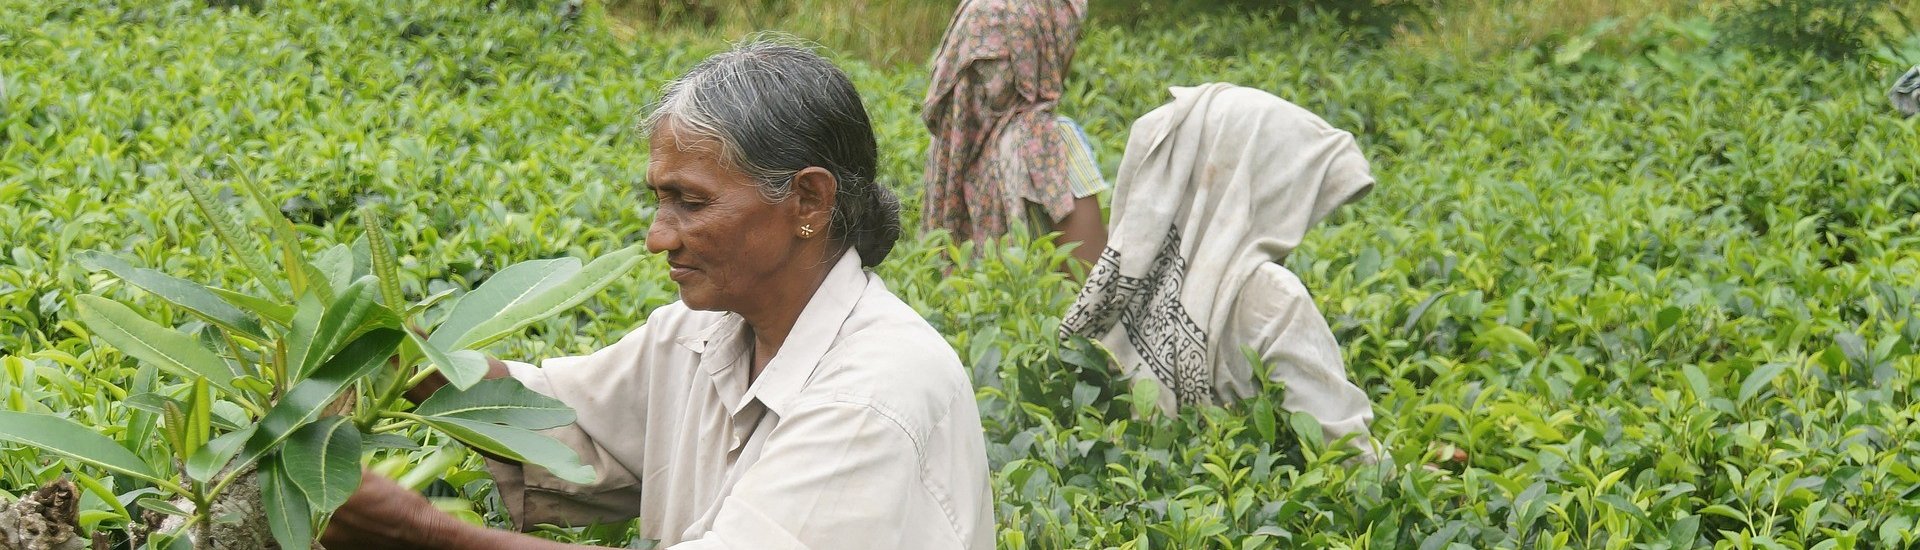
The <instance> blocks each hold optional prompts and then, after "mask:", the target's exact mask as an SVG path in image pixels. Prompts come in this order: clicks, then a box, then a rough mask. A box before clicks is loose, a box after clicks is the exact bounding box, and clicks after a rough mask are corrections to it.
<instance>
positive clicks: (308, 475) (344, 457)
mask: <svg viewBox="0 0 1920 550" xmlns="http://www.w3.org/2000/svg"><path fill="white" fill-rule="evenodd" d="M280 468H281V470H282V471H283V472H285V473H286V475H287V478H288V479H291V480H292V481H293V484H294V485H295V486H297V487H299V488H300V491H301V492H302V493H306V495H307V504H309V505H311V506H312V507H313V509H315V510H319V511H321V512H330V511H332V510H333V509H334V508H338V507H340V505H341V504H342V503H345V502H346V501H347V496H348V495H352V494H353V490H354V489H355V488H358V487H359V486H360V429H359V428H357V427H354V425H353V423H352V422H349V421H348V420H347V418H346V417H344V416H330V417H327V418H323V419H320V420H319V421H317V422H314V423H312V424H308V425H306V426H302V427H300V429H298V430H295V431H294V432H293V435H292V436H289V437H288V438H287V444H286V446H285V447H282V448H281V451H280Z"/></svg>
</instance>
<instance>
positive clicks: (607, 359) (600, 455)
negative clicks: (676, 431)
mask: <svg viewBox="0 0 1920 550" xmlns="http://www.w3.org/2000/svg"><path fill="white" fill-rule="evenodd" d="M646 332H647V326H646V325H642V326H641V327H640V328H639V329H636V330H634V332H633V333H632V334H629V335H628V336H627V337H625V338H622V339H621V340H620V342H618V343H615V344H614V345H612V346H608V347H605V348H601V349H600V350H598V351H595V352H593V353H591V354H588V355H582V356H575V357H562V358H556V359H549V360H547V361H545V362H544V363H543V365H544V367H535V366H533V365H530V364H526V363H520V362H515V361H506V363H507V370H508V371H509V372H510V373H511V374H512V376H513V377H514V378H515V379H517V380H519V381H520V382H521V383H522V384H525V385H526V386H527V389H531V390H533V391H535V392H539V393H541V394H543V395H546V396H549V397H553V398H555V399H559V400H560V401H561V402H564V403H566V404H567V405H568V406H569V407H572V408H573V409H574V412H575V414H576V416H577V418H579V419H580V420H578V421H576V422H574V423H571V424H567V425H565V426H560V427H556V428H551V429H547V430H541V431H540V433H541V435H545V436H547V437H551V438H554V439H555V440H558V441H559V442H561V443H562V444H565V445H566V446H567V447H568V448H570V449H573V452H574V453H575V454H577V455H579V456H580V462H581V463H582V464H585V465H588V466H592V467H593V471H594V474H595V476H596V479H595V480H594V482H593V483H587V484H579V483H573V482H569V481H566V480H563V479H560V478H558V477H554V475H553V474H552V473H550V472H548V471H547V470H546V469H545V468H541V467H539V466H531V465H526V466H523V465H520V464H512V463H506V462H500V461H496V460H488V461H487V470H488V471H490V472H491V473H492V474H493V479H494V483H495V486H496V489H495V490H496V491H498V492H499V494H500V498H501V500H502V501H503V502H505V503H506V506H507V510H508V512H509V514H510V515H511V516H512V518H513V521H514V526H515V527H518V528H519V529H521V530H528V529H530V528H531V527H533V526H536V525H540V524H554V525H563V526H569V525H587V524H592V523H605V522H613V521H622V520H627V519H631V518H633V517H636V516H638V515H639V514H640V482H639V480H638V478H636V477H635V476H634V474H633V473H632V472H631V471H630V470H629V469H628V468H627V467H626V465H624V464H623V463H622V462H621V460H619V457H620V456H621V455H622V453H623V452H624V451H627V450H628V449H625V448H623V447H620V446H618V445H605V444H603V443H605V442H602V441H599V440H597V439H596V438H594V436H593V433H594V432H593V429H592V428H593V426H592V425H590V423H591V422H592V421H598V420H600V419H602V418H609V419H613V420H614V422H616V423H617V424H618V425H621V426H623V427H624V429H625V430H626V431H627V432H631V433H625V432H623V433H621V434H619V435H620V436H621V437H618V438H615V439H617V440H619V441H628V440H632V441H641V440H644V435H645V434H644V433H639V432H637V431H635V430H641V427H640V425H639V424H640V423H636V422H627V421H623V420H625V416H626V415H632V414H635V413H634V409H635V408H638V407H639V406H640V405H641V404H639V403H636V401H640V400H639V399H635V398H627V399H618V400H608V399H604V398H602V397H601V396H599V395H597V394H598V393H601V392H608V391H615V392H631V391H632V389H631V388H629V387H627V386H629V385H630V384H633V383H637V382H636V381H637V380H640V379H641V377H640V376H638V375H637V373H635V372H633V371H634V370H635V369H637V368H639V365H638V364H637V363H638V362H639V361H640V355H641V353H642V352H643V351H644V348H645V346H646V343H645V342H644V341H643V340H644V339H645V338H646V337H647V335H646ZM609 403H613V404H617V406H613V405H608V404H609ZM628 436H631V437H628ZM616 443H618V441H616Z"/></svg>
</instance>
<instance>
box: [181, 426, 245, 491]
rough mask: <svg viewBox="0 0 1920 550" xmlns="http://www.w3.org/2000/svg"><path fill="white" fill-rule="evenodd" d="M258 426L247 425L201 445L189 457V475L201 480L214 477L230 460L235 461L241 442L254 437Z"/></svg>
mask: <svg viewBox="0 0 1920 550" xmlns="http://www.w3.org/2000/svg"><path fill="white" fill-rule="evenodd" d="M257 427H258V426H257V425H255V426H247V427H245V428H241V429H239V430H238V431H232V432H227V433H226V434H225V435H221V436H220V437H216V438H213V440H212V441H208V442H207V444H206V445H205V446H202V447H200V451H199V452H196V453H193V456H191V457H188V458H187V476H188V477H191V478H194V479H197V480H200V481H208V480H211V479H213V476H214V474H217V473H220V471H221V470H222V469H225V468H226V465H227V463H228V462H232V461H233V456H234V455H236V454H240V444H242V443H245V442H246V441H247V439H249V438H252V437H253V432H254V430H255V429H256V428H257Z"/></svg>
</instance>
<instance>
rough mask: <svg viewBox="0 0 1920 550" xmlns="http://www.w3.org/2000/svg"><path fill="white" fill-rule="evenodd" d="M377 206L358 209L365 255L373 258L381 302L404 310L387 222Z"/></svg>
mask: <svg viewBox="0 0 1920 550" xmlns="http://www.w3.org/2000/svg"><path fill="white" fill-rule="evenodd" d="M377 208H378V207H377V206H368V207H365V208H361V209H360V225H361V228H362V229H364V230H366V232H367V233H366V235H365V236H366V238H367V256H368V259H370V260H373V274H374V276H375V277H377V278H379V279H380V299H381V303H384V304H386V305H387V308H388V309H391V310H394V311H404V310H406V309H407V302H406V298H405V297H404V296H401V295H400V269H399V266H398V265H397V264H398V262H397V261H396V260H395V259H394V257H393V243H391V242H389V241H388V240H387V222H386V221H385V220H382V219H381V216H380V212H379V210H377Z"/></svg>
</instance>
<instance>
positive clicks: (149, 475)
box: [0, 410, 166, 484]
mask: <svg viewBox="0 0 1920 550" xmlns="http://www.w3.org/2000/svg"><path fill="white" fill-rule="evenodd" d="M0 440H5V441H11V442H14V443H19V444H21V445H28V446H31V447H34V448H36V449H41V450H44V451H48V452H52V453H54V454H58V455H61V456H64V457H67V458H71V459H74V460H76V461H79V462H82V463H85V464H88V465H92V466H96V467H99V468H101V469H105V470H107V471H110V472H113V473H116V474H121V475H128V476H133V477H136V478H139V479H144V480H147V481H149V482H153V483H160V484H165V483H166V482H165V481H164V480H162V479H161V477H160V475H159V474H158V473H155V472H154V471H153V469H152V468H150V467H148V466H147V463H146V462H145V461H142V460H140V457H138V456H134V454H133V453H131V452H128V451H127V450H126V449H125V448H122V447H121V446H120V444H119V443H115V442H114V441H113V440H112V439H107V437H106V436H103V435H100V434H98V433H95V432H94V431H93V430H92V429H89V428H87V427H86V426H82V425H80V424H79V423H77V422H74V421H72V420H67V419H65V418H60V417H57V416H49V415H44V414H33V413H23V412H13V411H8V410H0Z"/></svg>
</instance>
